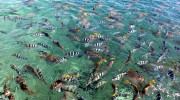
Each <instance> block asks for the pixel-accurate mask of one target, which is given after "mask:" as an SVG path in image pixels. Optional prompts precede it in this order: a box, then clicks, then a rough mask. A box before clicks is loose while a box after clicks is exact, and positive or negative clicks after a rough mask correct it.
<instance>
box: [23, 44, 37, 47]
mask: <svg viewBox="0 0 180 100" xmlns="http://www.w3.org/2000/svg"><path fill="white" fill-rule="evenodd" d="M24 46H25V47H28V48H36V47H37V45H36V44H24Z"/></svg>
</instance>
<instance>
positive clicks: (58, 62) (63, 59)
mask: <svg viewBox="0 0 180 100" xmlns="http://www.w3.org/2000/svg"><path fill="white" fill-rule="evenodd" d="M66 61H67V58H66V57H63V58H61V59H59V61H57V62H56V63H57V64H61V63H64V62H66Z"/></svg>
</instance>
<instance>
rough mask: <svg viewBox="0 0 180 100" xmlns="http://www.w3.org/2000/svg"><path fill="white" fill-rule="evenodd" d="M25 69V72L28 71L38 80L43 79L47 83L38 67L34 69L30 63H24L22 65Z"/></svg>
mask: <svg viewBox="0 0 180 100" xmlns="http://www.w3.org/2000/svg"><path fill="white" fill-rule="evenodd" d="M24 68H25V70H26V71H27V72H29V73H30V74H32V75H33V76H35V77H36V78H38V79H39V80H41V81H43V82H44V83H45V84H47V83H46V82H45V80H44V77H43V75H42V72H41V70H40V69H39V68H38V69H37V70H35V69H34V68H33V67H32V66H31V65H29V64H26V65H25V66H24Z"/></svg>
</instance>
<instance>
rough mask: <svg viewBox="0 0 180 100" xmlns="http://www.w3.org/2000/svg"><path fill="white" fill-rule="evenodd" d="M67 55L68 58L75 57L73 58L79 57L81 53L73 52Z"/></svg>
mask: <svg viewBox="0 0 180 100" xmlns="http://www.w3.org/2000/svg"><path fill="white" fill-rule="evenodd" d="M65 55H66V56H71V57H73V56H78V55H80V52H75V51H72V52H67V53H65Z"/></svg>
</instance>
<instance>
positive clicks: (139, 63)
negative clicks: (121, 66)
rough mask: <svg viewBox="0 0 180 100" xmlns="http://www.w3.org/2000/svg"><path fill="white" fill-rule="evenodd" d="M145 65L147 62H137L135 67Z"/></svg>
mask: <svg viewBox="0 0 180 100" xmlns="http://www.w3.org/2000/svg"><path fill="white" fill-rule="evenodd" d="M147 63H148V61H139V62H138V63H137V65H139V66H143V65H146V64H147Z"/></svg>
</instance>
